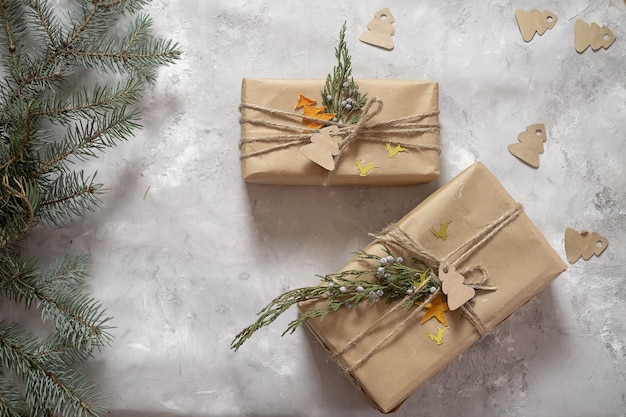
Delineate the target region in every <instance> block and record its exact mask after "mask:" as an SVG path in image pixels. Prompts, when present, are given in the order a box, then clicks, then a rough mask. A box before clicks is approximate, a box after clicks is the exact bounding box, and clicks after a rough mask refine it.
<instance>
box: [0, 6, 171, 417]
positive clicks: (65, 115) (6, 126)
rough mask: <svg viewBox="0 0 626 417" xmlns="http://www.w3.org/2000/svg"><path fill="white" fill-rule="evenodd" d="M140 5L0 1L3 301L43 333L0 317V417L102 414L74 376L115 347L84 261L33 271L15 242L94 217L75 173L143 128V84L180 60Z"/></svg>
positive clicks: (86, 383) (91, 392) (91, 196)
mask: <svg viewBox="0 0 626 417" xmlns="http://www.w3.org/2000/svg"><path fill="white" fill-rule="evenodd" d="M147 3H149V0H64V1H63V2H62V4H59V2H58V1H56V0H55V1H52V0H0V74H2V78H0V296H2V297H3V298H4V300H5V301H7V300H8V301H12V302H14V303H15V304H16V305H19V306H22V307H23V308H24V309H31V308H36V309H37V310H38V312H39V315H40V317H41V320H42V322H43V323H46V324H47V328H48V330H49V334H48V335H44V336H36V335H34V334H33V333H32V332H31V331H29V330H26V329H24V328H22V326H21V325H20V324H19V323H10V322H9V321H7V320H3V319H2V318H1V317H0V415H1V416H23V415H30V416H45V417H50V416H64V417H66V416H101V415H103V414H104V413H105V412H106V410H104V409H103V408H102V407H100V406H99V405H98V403H99V401H100V397H101V394H100V393H99V389H98V388H97V386H96V385H95V384H94V383H93V382H91V381H90V380H89V379H88V378H87V376H86V375H85V374H84V373H83V372H82V371H81V370H80V365H81V363H82V362H84V361H85V360H86V359H88V358H89V357H90V356H91V355H92V354H93V352H94V350H96V349H99V348H101V347H103V346H106V345H108V344H110V343H111V341H112V335H111V334H110V321H111V317H110V315H109V314H108V313H107V311H106V309H105V308H104V306H102V304H101V303H100V302H98V301H97V300H96V299H94V298H93V297H91V296H89V295H88V294H87V293H86V292H85V291H84V290H83V289H82V288H81V287H82V285H83V283H84V281H85V278H86V277H87V275H88V269H89V266H90V261H89V257H88V256H85V255H78V256H76V255H65V256H62V257H60V258H58V259H55V260H53V261H52V262H51V263H49V264H48V265H41V263H40V262H39V261H38V260H37V259H35V258H31V257H25V256H24V255H23V254H22V250H21V244H22V243H23V242H24V241H25V240H26V239H27V238H28V235H29V233H30V232H31V230H33V228H35V227H46V226H61V225H64V224H66V223H69V222H73V221H75V220H77V219H78V218H80V217H81V216H83V215H84V214H85V212H86V211H89V210H94V209H95V208H97V206H98V204H99V201H100V200H99V196H100V194H101V193H102V191H103V188H102V187H103V186H102V184H99V183H97V182H95V174H86V173H84V171H83V170H81V169H79V168H77V167H76V165H75V163H76V162H77V161H83V160H86V159H90V158H97V157H98V156H99V155H100V154H101V152H103V151H105V150H107V149H109V148H111V147H113V146H115V145H117V144H118V143H120V142H122V141H125V140H128V139H129V138H130V137H131V136H132V135H133V134H134V132H135V131H137V129H139V128H140V112H139V109H138V108H137V104H138V101H139V100H140V98H141V96H142V94H143V92H144V89H145V87H146V85H147V84H150V83H152V82H154V81H155V80H156V71H157V70H158V68H160V67H162V66H163V65H166V64H170V63H173V62H174V61H175V60H176V59H178V58H179V57H180V54H181V51H180V48H179V47H178V45H176V44H175V43H173V42H172V41H170V40H167V39H159V38H155V37H154V36H153V34H152V19H151V18H150V17H149V16H147V15H145V14H140V13H139V12H140V10H141V8H142V7H143V6H145V5H146V4H147ZM59 6H60V7H59ZM59 9H60V10H62V13H63V15H61V14H60V13H59V12H58V10H59ZM99 75H100V76H99ZM92 80H94V81H92ZM105 80H108V81H105Z"/></svg>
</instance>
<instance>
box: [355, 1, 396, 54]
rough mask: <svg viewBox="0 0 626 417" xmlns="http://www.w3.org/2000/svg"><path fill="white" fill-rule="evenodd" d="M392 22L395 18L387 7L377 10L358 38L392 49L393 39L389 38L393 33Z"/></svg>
mask: <svg viewBox="0 0 626 417" xmlns="http://www.w3.org/2000/svg"><path fill="white" fill-rule="evenodd" d="M393 22H395V20H394V19H393V15H392V14H391V11H390V10H389V9H388V8H384V9H382V10H379V11H377V12H376V14H375V15H374V19H372V20H370V21H369V23H368V24H367V29H368V30H367V32H363V33H361V35H359V40H360V41H361V42H365V43H367V44H370V45H374V46H378V47H381V48H385V49H393V39H392V38H391V37H392V36H393V35H394V33H395V30H394V28H393V25H392V23H393Z"/></svg>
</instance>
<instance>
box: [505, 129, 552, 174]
mask: <svg viewBox="0 0 626 417" xmlns="http://www.w3.org/2000/svg"><path fill="white" fill-rule="evenodd" d="M517 139H518V141H519V142H517V143H513V144H511V145H509V152H511V154H512V155H513V156H515V157H516V158H518V159H520V160H522V161H524V162H526V163H527V164H528V165H530V166H532V167H535V168H538V167H539V154H540V153H543V143H544V142H545V141H546V140H547V136H546V127H545V126H544V124H543V123H537V124H534V125H530V126H528V127H527V128H526V130H525V131H524V132H522V133H520V134H519V135H518V136H517Z"/></svg>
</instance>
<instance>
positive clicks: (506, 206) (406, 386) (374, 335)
mask: <svg viewBox="0 0 626 417" xmlns="http://www.w3.org/2000/svg"><path fill="white" fill-rule="evenodd" d="M516 204H517V203H516V202H515V201H514V200H513V198H512V197H511V196H510V195H509V194H508V193H507V192H506V190H504V188H503V187H502V185H501V184H500V183H499V182H498V180H497V179H496V178H495V177H494V176H493V175H492V174H491V173H490V172H489V170H488V169H487V168H486V167H485V166H484V165H482V164H481V163H476V164H474V165H472V166H471V167H469V168H468V169H466V170H465V171H463V172H462V173H461V174H459V175H458V176H457V177H456V178H454V179H453V180H451V181H450V182H449V183H447V184H446V185H444V186H443V187H442V188H441V189H439V190H438V191H436V192H435V193H433V194H432V195H431V196H430V197H428V198H427V199H426V200H424V202H422V203H421V204H420V205H418V206H417V207H416V208H415V209H413V210H412V211H411V212H410V213H408V214H407V215H406V216H405V217H404V218H402V219H401V220H400V221H399V222H398V223H397V225H398V226H399V227H400V228H401V229H402V230H404V231H405V232H406V233H408V235H409V236H411V237H412V238H413V239H414V240H416V241H418V242H420V243H421V244H422V245H423V246H424V247H425V248H427V250H429V251H430V252H431V253H433V254H434V255H436V256H437V257H438V258H443V257H444V256H447V255H448V254H449V253H450V252H452V251H453V250H454V249H456V248H457V247H458V246H460V245H462V244H463V243H464V242H466V241H467V240H468V239H470V238H471V237H472V236H474V235H475V234H476V233H477V232H478V230H480V229H481V228H482V227H484V226H486V225H488V224H490V223H492V222H493V221H494V220H495V219H496V218H498V217H500V216H502V215H503V213H505V212H507V211H508V210H510V209H511V208H513V207H514V206H515V205H516ZM446 221H451V222H452V223H450V225H449V227H448V238H447V239H446V240H445V241H444V240H441V239H437V238H436V237H435V236H434V235H433V234H432V233H431V232H430V229H431V228H432V227H434V228H438V226H439V225H440V224H441V223H444V222H446ZM381 248H382V246H381V244H380V243H372V244H370V245H369V246H367V247H366V248H365V249H364V250H365V251H366V252H369V253H376V254H378V255H383V251H382V250H381ZM392 250H393V251H394V253H395V254H397V255H400V254H402V255H403V256H404V259H411V256H410V254H409V253H406V252H405V251H403V250H400V249H398V248H395V247H392ZM452 261H453V260H452ZM405 262H406V261H405ZM477 264H480V265H482V266H483V267H484V268H485V269H486V270H487V271H488V274H489V280H488V282H487V284H488V285H493V286H497V290H496V291H493V292H491V291H477V292H476V297H475V304H474V306H473V308H474V311H475V312H476V313H477V315H478V316H479V317H480V318H481V319H482V320H483V322H484V323H485V325H486V328H487V330H491V329H493V328H494V327H495V326H496V325H497V324H498V323H500V322H501V321H502V320H504V319H505V318H507V317H508V316H509V315H510V314H511V313H513V312H514V311H515V310H517V309H518V308H519V307H520V306H522V305H523V304H525V303H526V302H527V301H528V300H529V299H530V298H531V297H532V296H534V295H535V294H537V293H538V292H539V291H540V290H541V289H542V288H544V287H545V286H546V285H548V283H549V282H550V281H552V280H553V279H554V278H556V277H557V276H558V275H559V274H560V273H561V272H563V271H564V270H565V269H566V265H565V264H564V263H563V261H562V260H561V259H560V258H559V256H558V255H557V254H556V253H555V252H554V250H553V249H552V248H551V247H550V245H549V244H548V242H547V241H546V240H545V238H544V237H543V236H542V234H541V233H540V232H539V230H538V229H537V228H536V226H535V225H534V224H533V223H532V222H531V221H530V219H529V218H528V217H527V216H526V215H525V214H524V213H523V212H522V213H521V214H520V215H519V216H518V217H517V218H515V219H514V220H513V221H512V222H511V223H509V224H508V225H506V226H505V227H504V228H503V229H501V230H500V231H499V232H498V233H497V234H496V235H495V236H494V237H493V238H492V239H491V240H489V241H488V242H487V243H486V244H485V245H484V246H483V247H482V248H481V249H479V250H478V251H477V252H476V253H475V254H474V255H472V256H470V257H469V258H467V259H466V261H465V262H464V263H463V264H460V265H459V268H462V267H467V266H471V265H477ZM366 267H367V265H366V264H365V263H364V261H363V260H356V259H355V260H353V261H352V262H350V263H349V264H348V265H346V267H345V268H344V269H343V270H348V269H363V268H366ZM319 302H321V301H315V302H307V303H302V304H300V305H299V309H300V311H306V310H307V309H308V308H311V307H314V306H315V305H316V303H319ZM389 308H390V305H389V304H386V303H384V302H379V303H374V304H372V303H367V304H366V305H361V306H359V307H358V308H355V309H341V310H339V311H337V312H335V313H332V314H331V315H329V316H328V317H327V318H325V319H323V320H319V319H314V320H309V321H308V326H309V328H310V329H311V330H312V331H313V333H314V334H315V335H316V336H317V337H318V339H319V340H320V341H321V342H322V343H323V344H324V345H325V347H326V348H327V349H328V350H329V351H330V352H336V351H339V350H341V349H342V348H343V347H344V346H346V345H347V343H348V342H349V341H350V340H351V339H352V338H353V337H354V336H356V335H357V334H360V333H361V332H363V331H364V330H367V334H366V336H365V337H364V338H363V339H361V341H360V342H358V343H357V344H356V346H354V347H353V348H352V349H350V350H348V351H346V352H345V353H344V354H341V355H338V358H337V359H338V361H339V363H340V364H342V366H343V367H344V368H349V367H350V366H351V365H352V364H353V363H355V362H356V361H358V360H359V359H361V358H363V356H364V355H365V353H366V352H367V351H368V349H369V348H370V347H371V346H374V345H375V344H376V343H377V342H378V341H380V340H381V339H383V338H384V337H385V336H386V335H388V334H389V332H390V331H391V329H393V328H394V325H397V324H398V323H399V322H400V321H402V319H403V318H405V317H407V315H408V314H409V313H408V312H407V310H403V309H399V310H398V311H395V312H394V313H393V314H390V315H389V316H388V317H386V318H385V320H384V321H383V322H382V323H380V324H379V325H377V326H375V327H374V328H371V329H369V330H368V328H370V327H371V326H372V324H373V323H374V322H375V321H376V320H377V319H378V318H379V317H380V316H381V315H382V314H383V313H384V312H385V311H386V310H387V309H389ZM445 315H446V319H447V321H448V325H449V326H450V327H449V329H448V331H447V333H446V334H445V337H444V342H443V344H442V345H437V344H435V343H433V342H432V341H431V340H430V339H429V338H428V337H427V332H428V331H430V332H431V333H433V334H437V328H438V327H442V325H441V324H440V323H439V322H438V321H437V320H436V319H435V318H432V319H430V320H428V321H427V322H425V323H424V324H420V320H421V318H422V316H423V312H420V313H419V314H418V316H417V317H416V318H415V320H414V322H412V323H410V324H409V325H408V326H406V327H404V329H403V330H402V331H400V332H399V333H398V334H395V335H394V336H393V338H392V339H390V340H388V341H387V342H386V343H385V344H384V345H382V346H381V347H380V348H379V349H378V350H377V351H376V352H375V353H374V354H373V355H372V356H370V357H369V358H368V359H367V360H366V361H365V362H364V363H363V364H362V365H361V367H359V368H358V369H356V370H354V371H352V372H351V373H350V375H349V376H350V377H351V378H352V380H353V382H355V384H356V385H357V387H359V388H360V389H362V390H363V392H364V393H365V395H366V396H367V397H369V398H370V399H371V401H372V402H373V403H374V405H375V406H376V407H377V408H378V409H379V410H381V411H382V412H385V413H386V412H390V411H392V410H394V409H395V408H397V407H398V406H399V405H400V404H401V403H402V402H403V401H404V400H405V399H406V398H407V397H408V396H409V395H410V394H411V392H412V391H414V390H415V389H416V388H417V387H419V386H420V385H422V384H423V383H424V382H426V381H427V380H428V379H429V378H431V377H432V376H434V375H435V374H436V373H438V372H439V371H440V370H441V369H443V368H444V367H445V366H446V365H447V364H448V363H450V362H451V361H452V360H453V359H454V358H456V357H457V356H458V355H459V354H461V353H462V352H463V351H465V350H466V349H467V348H469V347H470V346H471V345H472V344H473V343H474V342H476V341H477V340H478V339H479V338H480V336H479V334H478V332H477V331H476V330H475V329H474V327H473V326H472V325H471V324H470V323H469V322H468V320H467V319H466V318H464V317H463V315H462V313H461V312H460V310H456V311H453V312H450V311H447V312H446V313H445Z"/></svg>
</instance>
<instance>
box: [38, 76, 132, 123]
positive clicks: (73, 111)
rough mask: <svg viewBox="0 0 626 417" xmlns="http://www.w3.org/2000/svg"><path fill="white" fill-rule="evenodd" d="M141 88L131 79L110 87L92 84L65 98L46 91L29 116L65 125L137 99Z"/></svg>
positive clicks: (100, 114) (128, 103)
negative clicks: (46, 93) (47, 93)
mask: <svg viewBox="0 0 626 417" xmlns="http://www.w3.org/2000/svg"><path fill="white" fill-rule="evenodd" d="M143 90H144V88H143V85H142V83H141V82H140V81H139V80H137V79H132V78H131V79H129V80H126V81H125V82H118V83H117V84H116V85H114V86H110V85H104V86H103V85H99V84H96V85H94V86H92V87H91V88H89V87H82V88H79V89H78V90H76V91H74V92H73V93H72V94H71V95H70V96H69V97H67V98H63V97H61V96H60V95H58V94H49V95H47V96H44V97H42V99H41V100H40V101H39V106H38V108H37V109H35V110H34V111H33V116H36V117H45V118H48V119H50V121H51V122H57V123H60V124H62V125H67V124H69V123H70V122H75V121H80V120H81V118H93V117H95V116H102V115H104V114H105V113H106V112H108V111H112V110H115V109H117V108H119V107H121V106H129V105H132V104H134V103H136V102H137V101H138V99H139V97H140V96H141V94H142V93H143Z"/></svg>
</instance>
